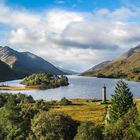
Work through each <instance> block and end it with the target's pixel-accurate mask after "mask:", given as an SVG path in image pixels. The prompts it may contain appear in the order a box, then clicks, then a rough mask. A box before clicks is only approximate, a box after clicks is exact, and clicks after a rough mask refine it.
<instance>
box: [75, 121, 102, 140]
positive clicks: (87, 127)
mask: <svg viewBox="0 0 140 140" xmlns="http://www.w3.org/2000/svg"><path fill="white" fill-rule="evenodd" d="M102 130H103V128H102V127H101V126H99V125H97V126H96V125H95V124H94V123H92V122H83V123H81V125H80V126H79V127H78V132H77V135H76V137H75V138H74V140H103V131H102Z"/></svg>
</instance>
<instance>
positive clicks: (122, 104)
mask: <svg viewBox="0 0 140 140" xmlns="http://www.w3.org/2000/svg"><path fill="white" fill-rule="evenodd" d="M111 103H112V104H111V107H110V109H109V122H112V123H113V122H116V121H117V120H118V119H119V118H121V117H122V116H123V115H124V114H126V113H127V112H128V110H129V109H130V108H131V107H132V106H133V105H134V104H133V94H132V93H131V91H130V89H129V87H128V84H126V83H125V82H124V81H123V80H119V81H118V83H117V85H116V89H115V94H114V95H112V99H111Z"/></svg>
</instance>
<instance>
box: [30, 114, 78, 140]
mask: <svg viewBox="0 0 140 140" xmlns="http://www.w3.org/2000/svg"><path fill="white" fill-rule="evenodd" d="M77 126H78V123H77V122H76V121H74V120H72V119H71V118H70V117H69V116H66V115H62V114H59V113H47V112H42V113H39V114H37V115H36V116H35V117H34V119H33V120H32V132H33V136H34V139H36V140H38V139H47V140H72V139H73V138H74V136H75V135H76V132H77Z"/></svg>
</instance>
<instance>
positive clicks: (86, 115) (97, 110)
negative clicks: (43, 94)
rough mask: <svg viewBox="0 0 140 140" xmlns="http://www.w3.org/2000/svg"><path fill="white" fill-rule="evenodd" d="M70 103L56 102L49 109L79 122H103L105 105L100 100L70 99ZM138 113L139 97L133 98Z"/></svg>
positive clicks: (139, 111)
mask: <svg viewBox="0 0 140 140" xmlns="http://www.w3.org/2000/svg"><path fill="white" fill-rule="evenodd" d="M71 101H72V103H73V104H72V105H66V106H64V105H60V104H56V105H55V106H53V107H52V108H51V109H50V111H52V112H60V113H64V114H67V115H69V116H71V117H72V118H73V119H74V120H78V121H80V122H84V121H91V122H95V123H96V124H103V123H104V119H105V115H106V105H104V104H100V102H91V100H87V99H72V100H71ZM134 102H135V103H136V105H137V109H138V113H139V114H140V99H135V100H134Z"/></svg>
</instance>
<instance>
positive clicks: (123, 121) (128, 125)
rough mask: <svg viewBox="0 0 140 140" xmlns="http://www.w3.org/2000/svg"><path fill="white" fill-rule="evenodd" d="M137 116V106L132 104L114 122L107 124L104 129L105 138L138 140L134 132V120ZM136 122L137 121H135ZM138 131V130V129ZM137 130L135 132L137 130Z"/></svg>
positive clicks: (107, 139)
mask: <svg viewBox="0 0 140 140" xmlns="http://www.w3.org/2000/svg"><path fill="white" fill-rule="evenodd" d="M137 117H138V111H137V107H136V106H135V105H134V106H133V107H132V108H130V109H129V110H128V112H127V113H126V114H125V115H124V116H122V117H121V118H120V119H119V120H118V121H117V122H116V123H113V124H109V125H107V126H106V129H105V138H104V139H105V140H132V139H134V140H139V138H140V137H139V136H137V134H136V131H137V130H136V129H135V128H136V127H135V126H136V125H135V121H136V120H137ZM136 124H137V123H136ZM138 131H139V130H138ZM138 131H137V132H138Z"/></svg>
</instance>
